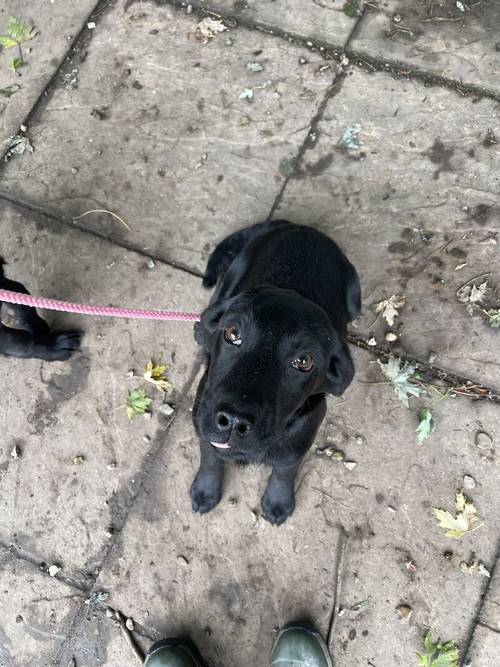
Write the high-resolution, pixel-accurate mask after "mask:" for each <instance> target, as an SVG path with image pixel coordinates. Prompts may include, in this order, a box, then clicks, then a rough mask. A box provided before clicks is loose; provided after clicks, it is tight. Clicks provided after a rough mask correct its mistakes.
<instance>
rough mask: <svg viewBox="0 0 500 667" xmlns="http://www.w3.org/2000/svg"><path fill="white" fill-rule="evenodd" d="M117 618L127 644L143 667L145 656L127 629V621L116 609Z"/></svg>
mask: <svg viewBox="0 0 500 667" xmlns="http://www.w3.org/2000/svg"><path fill="white" fill-rule="evenodd" d="M115 617H116V620H117V621H118V623H119V625H120V629H121V631H122V633H123V636H124V637H125V639H126V640H127V644H128V645H129V646H130V648H131V649H132V651H133V652H134V655H135V657H136V658H137V659H138V660H139V663H140V664H141V665H143V664H144V655H143V653H142V650H141V649H140V648H139V646H138V645H137V642H136V641H135V639H134V637H133V635H132V633H131V632H130V630H129V629H128V628H127V625H126V623H125V619H124V618H123V616H122V614H121V613H120V612H119V611H118V609H115Z"/></svg>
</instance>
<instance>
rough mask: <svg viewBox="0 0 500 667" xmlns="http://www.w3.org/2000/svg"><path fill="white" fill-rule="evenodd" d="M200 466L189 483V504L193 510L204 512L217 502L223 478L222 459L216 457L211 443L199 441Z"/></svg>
mask: <svg viewBox="0 0 500 667" xmlns="http://www.w3.org/2000/svg"><path fill="white" fill-rule="evenodd" d="M200 452H201V461H200V468H199V470H198V473H197V475H196V477H195V479H194V482H193V484H192V485H191V490H190V494H191V504H192V507H193V512H199V513H200V514H205V513H206V512H210V510H212V509H213V508H214V507H215V506H216V505H217V503H218V502H219V500H220V498H221V494H222V480H223V479H224V461H221V459H219V458H218V456H217V455H216V453H215V452H214V449H213V447H212V445H211V444H210V443H208V442H204V441H203V440H202V441H201V442H200Z"/></svg>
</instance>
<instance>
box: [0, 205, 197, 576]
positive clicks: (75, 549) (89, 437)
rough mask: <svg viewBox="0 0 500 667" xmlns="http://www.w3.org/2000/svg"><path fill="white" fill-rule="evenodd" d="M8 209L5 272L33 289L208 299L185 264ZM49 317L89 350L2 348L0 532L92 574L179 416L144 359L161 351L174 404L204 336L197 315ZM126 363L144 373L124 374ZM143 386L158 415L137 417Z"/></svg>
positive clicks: (147, 303)
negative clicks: (67, 353)
mask: <svg viewBox="0 0 500 667" xmlns="http://www.w3.org/2000/svg"><path fill="white" fill-rule="evenodd" d="M0 217H1V220H2V222H1V230H2V248H1V252H2V255H3V256H4V257H5V259H6V260H7V262H8V265H7V267H6V272H7V275H8V276H10V277H12V278H13V279H16V280H19V281H22V282H23V283H25V285H26V286H27V287H28V289H30V290H31V291H32V293H33V294H38V295H43V296H46V297H49V298H60V299H69V300H73V301H77V302H81V303H93V304H102V305H110V304H114V305H118V304H119V305H129V306H130V307H144V308H159V309H162V308H163V309H171V308H173V309H176V308H177V309H181V310H193V309H194V310H195V311H196V310H199V309H200V308H201V307H202V304H203V303H204V300H205V295H204V294H203V293H202V290H201V287H200V286H199V281H198V280H197V279H196V278H194V277H192V276H190V275H188V274H186V273H181V272H179V271H176V270H174V269H172V268H171V267H169V266H166V265H162V264H161V263H157V264H156V266H155V268H154V269H149V268H148V267H147V264H146V263H147V258H146V257H144V256H141V255H138V254H135V253H133V252H128V251H125V250H122V249H121V248H119V247H117V246H114V245H111V244H109V243H106V242H103V241H102V240H101V239H98V238H96V237H95V236H93V235H89V234H85V233H83V232H81V231H79V230H75V229H71V228H68V227H65V226H63V225H60V224H59V223H55V224H53V225H50V224H48V223H47V224H45V223H44V222H43V220H42V219H37V218H36V217H35V216H32V215H29V214H26V213H25V212H22V211H20V210H16V209H15V208H14V207H12V206H9V205H7V204H5V203H4V202H2V203H0ZM47 319H48V321H50V322H52V323H53V326H55V327H60V328H61V329H71V328H77V329H79V330H81V331H83V332H84V337H83V344H82V351H81V352H80V353H79V354H77V355H75V356H74V357H73V358H72V359H70V360H69V361H68V362H53V363H47V362H41V361H38V360H20V359H13V358H8V357H4V358H2V363H1V367H0V375H1V385H2V387H4V388H6V390H5V391H4V394H3V400H2V415H1V423H2V441H1V443H0V539H1V540H2V541H4V542H7V543H12V544H14V545H15V546H16V547H17V548H19V549H21V550H23V551H24V552H27V553H28V554H29V555H31V556H32V557H33V558H36V559H38V560H39V561H40V560H44V561H46V563H47V565H51V564H54V563H57V564H59V565H60V566H61V567H62V571H61V572H62V574H64V575H65V576H68V577H70V578H71V577H73V578H74V579H75V580H76V581H77V582H78V583H80V584H81V585H88V583H89V581H88V579H87V577H92V576H93V575H94V574H95V570H96V568H98V567H99V565H100V562H101V560H102V557H103V555H104V554H105V552H106V550H107V548H108V546H109V543H110V541H111V539H112V538H113V532H114V531H115V530H118V529H119V528H120V524H121V523H123V520H124V516H125V514H126V510H127V507H128V504H129V503H130V500H131V498H132V496H133V494H134V493H135V489H136V488H137V485H138V484H139V478H138V475H139V473H140V470H141V465H142V463H143V461H145V460H147V457H148V453H149V452H151V451H152V450H153V449H154V448H155V447H156V446H157V444H158V445H159V443H160V442H161V441H162V438H163V437H164V433H165V431H166V429H167V427H168V424H169V422H170V420H171V417H166V416H164V415H163V414H161V413H160V412H159V410H158V409H159V407H160V405H161V403H162V400H163V398H162V397H161V396H160V392H159V391H158V390H156V389H155V388H154V387H153V386H152V385H149V389H148V386H147V385H146V383H144V381H143V380H142V372H143V369H144V366H145V364H146V363H147V361H148V360H149V359H150V358H151V357H153V358H156V359H158V357H159V355H161V354H162V355H163V360H164V362H165V363H166V365H167V374H168V377H169V380H170V382H171V388H170V389H169V390H168V393H167V395H166V399H167V400H169V401H171V402H173V403H174V404H175V403H178V402H179V400H181V399H182V396H183V392H184V385H185V384H186V382H187V381H188V379H189V377H190V374H191V369H192V367H193V364H194V363H195V361H196V353H197V349H196V348H197V346H196V345H195V343H194V341H193V335H192V325H191V324H189V323H180V322H165V323H159V322H151V321H149V322H147V321H139V320H134V321H132V320H118V319H111V318H101V319H96V318H90V317H89V318H85V319H83V317H82V316H76V315H71V316H70V315H67V316H64V315H62V314H58V315H54V314H53V313H50V314H48V315H47ZM130 369H134V372H135V374H136V375H139V376H141V377H138V378H137V377H128V374H129V370H130ZM141 386H142V387H143V388H145V389H148V393H149V394H150V395H151V396H152V397H154V403H153V416H152V418H151V419H150V420H147V419H145V418H144V417H142V416H141V417H139V418H137V419H136V421H134V422H132V423H129V422H128V419H127V416H126V412H125V408H124V404H125V400H126V397H127V394H128V391H129V390H130V391H131V390H133V389H135V388H137V387H141ZM155 394H156V396H155ZM16 446H17V447H18V448H19V450H20V453H19V456H18V458H13V457H12V455H11V453H12V450H13V449H14V448H15V447H16ZM78 457H83V459H81V458H78Z"/></svg>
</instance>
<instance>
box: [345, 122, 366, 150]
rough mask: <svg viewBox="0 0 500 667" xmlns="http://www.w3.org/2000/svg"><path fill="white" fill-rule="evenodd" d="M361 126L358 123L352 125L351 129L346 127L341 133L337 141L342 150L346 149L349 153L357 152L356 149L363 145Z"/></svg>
mask: <svg viewBox="0 0 500 667" xmlns="http://www.w3.org/2000/svg"><path fill="white" fill-rule="evenodd" d="M360 134H361V125H360V124H359V123H353V124H352V125H351V127H347V128H346V129H345V130H344V131H343V132H342V136H341V138H340V141H339V145H340V146H341V147H342V148H346V149H347V150H349V151H355V150H358V148H359V147H360V146H361V144H362V143H363V142H362V141H361V137H360V136H359V135H360Z"/></svg>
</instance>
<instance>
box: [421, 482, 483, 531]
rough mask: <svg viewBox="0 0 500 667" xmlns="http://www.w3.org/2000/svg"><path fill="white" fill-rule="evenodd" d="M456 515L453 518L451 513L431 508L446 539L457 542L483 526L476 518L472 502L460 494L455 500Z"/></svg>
mask: <svg viewBox="0 0 500 667" xmlns="http://www.w3.org/2000/svg"><path fill="white" fill-rule="evenodd" d="M455 509H456V515H455V516H453V514H451V512H448V511H447V510H443V509H440V508H439V507H433V508H432V513H433V514H434V516H435V517H436V519H437V521H438V523H439V526H440V527H441V528H443V529H444V530H445V531H446V533H445V535H446V537H451V538H453V539H454V540H459V539H460V538H461V537H463V536H464V535H465V533H469V532H471V531H472V530H476V529H477V528H480V527H481V526H482V525H483V524H482V523H479V525H477V524H478V522H479V519H478V517H477V510H476V508H475V507H474V505H473V504H472V502H471V501H470V500H469V499H468V498H466V497H465V496H464V494H463V493H462V492H460V493H457V495H456V498H455Z"/></svg>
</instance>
